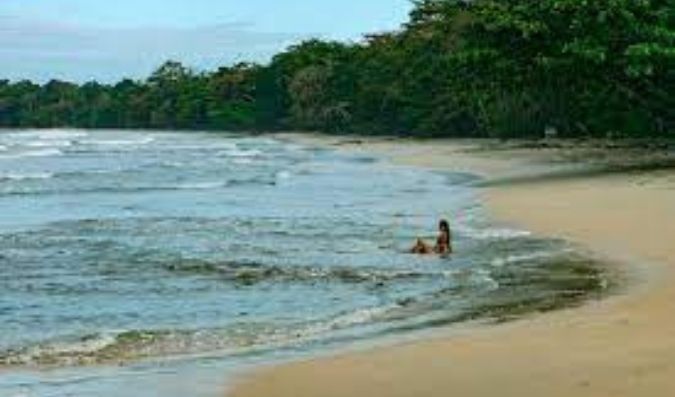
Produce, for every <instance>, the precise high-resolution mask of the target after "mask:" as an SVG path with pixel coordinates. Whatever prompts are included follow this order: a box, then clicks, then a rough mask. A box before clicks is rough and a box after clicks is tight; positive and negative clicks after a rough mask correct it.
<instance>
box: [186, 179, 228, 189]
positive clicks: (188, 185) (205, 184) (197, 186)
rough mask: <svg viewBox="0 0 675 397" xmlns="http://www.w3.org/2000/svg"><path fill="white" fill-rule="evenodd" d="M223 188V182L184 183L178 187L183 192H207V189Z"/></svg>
mask: <svg viewBox="0 0 675 397" xmlns="http://www.w3.org/2000/svg"><path fill="white" fill-rule="evenodd" d="M223 186H225V184H224V183H223V182H220V181H218V182H196V183H185V184H182V185H178V188H179V189H185V190H190V189H194V190H208V189H217V188H220V187H223Z"/></svg>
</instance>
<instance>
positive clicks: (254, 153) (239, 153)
mask: <svg viewBox="0 0 675 397" xmlns="http://www.w3.org/2000/svg"><path fill="white" fill-rule="evenodd" d="M220 154H221V155H224V156H226V157H259V156H261V155H262V154H263V152H262V151H260V150H257V149H251V150H241V149H231V150H226V151H224V152H221V153H220Z"/></svg>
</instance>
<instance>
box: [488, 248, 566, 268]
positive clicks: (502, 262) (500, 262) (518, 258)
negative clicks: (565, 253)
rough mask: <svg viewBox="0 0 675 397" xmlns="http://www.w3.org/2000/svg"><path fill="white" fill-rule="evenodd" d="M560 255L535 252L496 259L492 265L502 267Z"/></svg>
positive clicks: (555, 252) (552, 252)
mask: <svg viewBox="0 0 675 397" xmlns="http://www.w3.org/2000/svg"><path fill="white" fill-rule="evenodd" d="M558 253H560V251H535V252H531V253H528V254H520V255H507V256H505V257H501V258H495V259H493V260H492V262H490V265H491V266H493V267H502V266H506V265H508V264H511V263H518V262H525V261H530V260H535V259H542V258H549V257H551V256H553V255H555V254H558Z"/></svg>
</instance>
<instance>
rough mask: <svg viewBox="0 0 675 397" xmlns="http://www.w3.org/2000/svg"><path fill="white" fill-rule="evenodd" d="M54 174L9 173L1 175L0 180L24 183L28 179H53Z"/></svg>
mask: <svg viewBox="0 0 675 397" xmlns="http://www.w3.org/2000/svg"><path fill="white" fill-rule="evenodd" d="M53 176H54V174H52V173H50V172H33V173H26V174H19V173H13V172H10V173H7V174H4V175H0V180H3V179H9V180H13V181H23V180H26V179H49V178H51V177H53Z"/></svg>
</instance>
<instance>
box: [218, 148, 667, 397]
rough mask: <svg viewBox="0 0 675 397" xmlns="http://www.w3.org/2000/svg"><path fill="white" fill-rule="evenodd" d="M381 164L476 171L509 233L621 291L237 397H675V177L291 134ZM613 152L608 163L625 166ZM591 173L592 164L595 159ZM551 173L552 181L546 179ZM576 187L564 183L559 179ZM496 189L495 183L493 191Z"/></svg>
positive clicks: (513, 153) (242, 391)
mask: <svg viewBox="0 0 675 397" xmlns="http://www.w3.org/2000/svg"><path fill="white" fill-rule="evenodd" d="M289 139H295V140H298V139H300V140H301V141H303V142H304V143H312V144H317V145H330V146H333V147H336V148H340V149H342V150H350V151H363V152H365V153H378V154H381V155H384V156H385V157H387V158H389V159H390V160H391V161H393V162H397V163H401V164H407V165H413V166H421V167H432V168H437V169H441V170H453V171H466V172H472V173H477V174H481V175H483V176H485V177H486V178H487V179H488V183H487V184H486V185H487V186H486V187H485V188H483V189H481V192H482V195H483V196H484V199H485V201H486V203H487V207H488V209H489V210H490V211H491V213H492V214H493V215H494V217H495V218H496V219H497V220H498V221H500V222H504V223H506V224H512V225H515V226H519V227H523V228H526V229H528V230H531V231H533V232H536V233H538V234H541V235H545V236H552V237H561V238H564V239H567V240H569V241H571V242H573V243H575V244H578V245H579V246H581V247H584V248H586V249H588V250H590V251H591V252H593V253H594V254H596V255H598V256H602V257H604V258H607V260H608V261H609V263H611V264H612V265H613V266H616V267H617V272H620V273H621V274H623V275H624V276H625V277H626V278H627V280H628V281H627V285H628V286H627V287H626V288H625V289H622V291H621V292H620V293H618V294H617V295H615V296H612V297H609V298H607V299H605V300H602V301H599V302H591V303H588V304H586V305H584V306H583V307H580V308H575V309H567V310H561V311H557V312H551V313H546V314H541V315H534V316H529V317H527V318H526V319H523V320H518V321H515V322H511V323H507V324H503V325H496V326H485V327H477V328H475V329H472V330H470V332H460V333H452V332H448V333H447V335H446V336H444V335H443V332H441V335H440V336H438V337H434V338H431V339H428V340H420V341H415V342H406V343H403V344H399V345H396V346H393V347H382V348H375V349H371V350H365V351H359V352H355V353H354V352H349V353H344V354H339V355H336V356H333V357H328V358H320V359H313V360H307V361H302V362H297V363H291V364H286V365H281V366H278V367H273V368H267V369H262V370H259V371H258V372H254V373H252V374H250V375H248V376H246V377H244V378H243V379H241V380H240V382H239V383H238V385H237V387H235V388H234V389H233V390H231V391H229V392H228V395H230V396H232V397H274V396H282V397H285V396H288V397H291V396H292V397H303V396H322V397H333V396H335V397H338V396H340V397H343V396H344V397H346V396H370V397H377V396H401V397H402V396H410V397H413V396H495V395H500V396H541V395H546V396H594V397H595V396H672V395H673V394H674V393H675V317H673V315H672V314H673V313H674V312H675V288H674V287H673V283H675V171H673V170H672V169H670V170H651V171H648V170H645V169H644V167H636V169H638V170H637V171H636V170H626V171H625V172H607V173H603V172H594V173H588V175H586V174H584V173H581V172H577V168H575V164H576V163H578V161H573V160H574V158H575V157H574V156H576V158H577V159H578V158H581V159H584V160H586V161H585V163H588V162H589V161H588V160H589V159H590V160H597V159H599V158H600V157H601V156H599V154H605V155H606V154H607V152H605V151H600V152H598V151H594V150H595V149H594V148H593V145H590V147H589V148H587V150H586V151H579V150H566V149H565V148H562V149H561V148H559V147H557V148H544V149H542V148H534V149H532V148H524V147H521V148H510V149H508V150H477V149H476V145H475V143H472V142H470V141H467V142H456V141H431V142H412V141H397V140H387V139H346V138H325V137H317V136H302V137H298V136H290V137H289ZM624 154H625V153H624V152H620V151H615V152H611V153H610V155H609V156H605V157H606V158H607V159H609V160H606V161H605V160H603V163H604V164H610V163H611V165H613V164H614V162H616V163H617V164H619V163H622V164H625V163H626V161H627V159H628V160H631V159H632V157H625V156H624ZM591 162H592V161H591ZM542 175H543V176H542ZM556 175H557V176H561V175H562V176H564V177H556ZM491 182H494V183H491Z"/></svg>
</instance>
